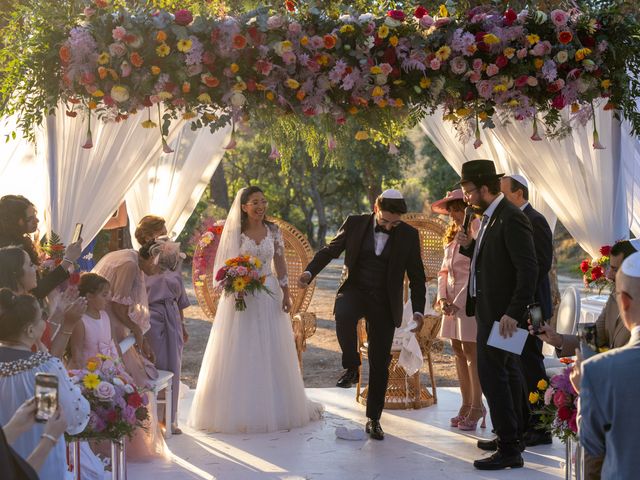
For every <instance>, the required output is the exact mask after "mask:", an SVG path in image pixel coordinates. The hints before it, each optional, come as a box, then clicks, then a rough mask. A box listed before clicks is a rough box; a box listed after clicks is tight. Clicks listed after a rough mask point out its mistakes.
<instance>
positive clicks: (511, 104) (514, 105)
mask: <svg viewBox="0 0 640 480" xmlns="http://www.w3.org/2000/svg"><path fill="white" fill-rule="evenodd" d="M507 105H509V106H510V107H517V106H518V105H520V102H519V101H518V100H516V99H515V98H512V99H511V100H509V101H508V102H507Z"/></svg>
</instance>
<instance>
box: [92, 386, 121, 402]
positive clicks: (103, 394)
mask: <svg viewBox="0 0 640 480" xmlns="http://www.w3.org/2000/svg"><path fill="white" fill-rule="evenodd" d="M115 394H116V389H115V388H114V387H113V385H111V384H110V383H109V382H100V383H99V384H98V387H97V388H96V396H97V397H98V398H99V399H100V400H111V399H112V398H113V397H114V396H115Z"/></svg>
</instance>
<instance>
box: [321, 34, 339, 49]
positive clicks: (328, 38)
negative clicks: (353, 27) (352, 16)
mask: <svg viewBox="0 0 640 480" xmlns="http://www.w3.org/2000/svg"><path fill="white" fill-rule="evenodd" d="M335 46H336V37H334V36H333V35H325V36H324V48H326V49H328V50H330V49H332V48H333V47H335Z"/></svg>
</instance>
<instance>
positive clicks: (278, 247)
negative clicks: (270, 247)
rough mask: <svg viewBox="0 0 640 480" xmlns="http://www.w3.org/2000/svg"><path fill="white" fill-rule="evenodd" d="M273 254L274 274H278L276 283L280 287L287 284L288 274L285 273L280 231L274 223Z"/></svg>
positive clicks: (285, 266)
mask: <svg viewBox="0 0 640 480" xmlns="http://www.w3.org/2000/svg"><path fill="white" fill-rule="evenodd" d="M273 231H274V236H273V243H274V254H273V264H274V266H275V269H276V275H277V276H278V283H280V286H281V287H282V288H284V287H288V286H289V276H288V275H287V262H286V261H285V257H284V239H283V238H282V231H281V230H280V229H279V228H278V227H277V226H275V225H274V229H273Z"/></svg>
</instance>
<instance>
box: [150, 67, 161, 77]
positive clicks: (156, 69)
mask: <svg viewBox="0 0 640 480" xmlns="http://www.w3.org/2000/svg"><path fill="white" fill-rule="evenodd" d="M160 71H161V70H160V67H156V66H155V65H153V66H152V67H151V73H152V74H153V75H159V74H160Z"/></svg>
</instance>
